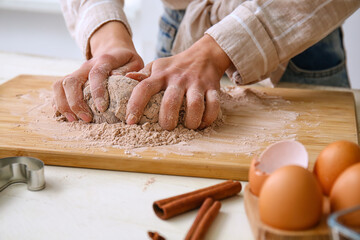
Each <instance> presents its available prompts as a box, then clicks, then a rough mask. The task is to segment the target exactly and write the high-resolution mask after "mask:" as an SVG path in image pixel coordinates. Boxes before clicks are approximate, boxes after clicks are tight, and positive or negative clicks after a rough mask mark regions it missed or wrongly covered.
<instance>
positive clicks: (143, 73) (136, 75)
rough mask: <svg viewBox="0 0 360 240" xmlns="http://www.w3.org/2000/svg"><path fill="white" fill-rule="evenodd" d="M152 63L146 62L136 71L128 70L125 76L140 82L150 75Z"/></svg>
mask: <svg viewBox="0 0 360 240" xmlns="http://www.w3.org/2000/svg"><path fill="white" fill-rule="evenodd" d="M152 64H153V62H150V63H148V64H146V66H145V67H144V68H143V69H141V70H140V71H138V72H129V73H127V74H126V75H125V77H128V78H132V79H134V80H137V81H139V82H140V81H142V80H144V79H146V78H148V77H150V76H151V68H152Z"/></svg>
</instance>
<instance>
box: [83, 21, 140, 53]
mask: <svg viewBox="0 0 360 240" xmlns="http://www.w3.org/2000/svg"><path fill="white" fill-rule="evenodd" d="M89 44H90V52H91V55H92V57H95V56H98V55H101V54H103V53H104V52H107V51H108V50H111V49H114V48H127V49H132V50H134V51H135V47H134V44H133V42H132V39H131V36H130V33H129V31H128V30H127V28H126V27H125V25H124V24H123V23H121V22H119V21H111V22H107V23H105V24H104V25H102V26H101V27H100V28H98V29H97V30H96V31H95V32H94V33H93V34H92V36H91V37H90V40H89Z"/></svg>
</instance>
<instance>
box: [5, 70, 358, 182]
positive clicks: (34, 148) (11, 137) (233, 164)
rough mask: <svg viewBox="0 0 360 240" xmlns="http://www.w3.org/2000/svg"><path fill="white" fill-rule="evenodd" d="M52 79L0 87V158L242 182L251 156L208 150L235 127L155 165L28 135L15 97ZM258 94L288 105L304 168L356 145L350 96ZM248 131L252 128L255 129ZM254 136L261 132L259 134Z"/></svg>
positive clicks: (235, 118)
mask: <svg viewBox="0 0 360 240" xmlns="http://www.w3.org/2000/svg"><path fill="white" fill-rule="evenodd" d="M56 79H58V78H57V77H49V76H31V75H21V76H18V77H16V78H14V79H12V80H10V81H8V82H6V83H5V84H3V85H0V157H8V156H32V157H37V158H40V159H41V160H43V161H44V162H45V164H48V165H60V166H72V167H85V168H97V169H109V170H122V171H134V172H148V173H160V174H172V175H184V176H197V177H209V178H220V179H234V180H247V171H248V169H249V165H250V161H251V158H252V157H251V156H249V155H248V154H247V153H243V154H238V153H234V152H233V151H222V152H219V151H218V152H216V154H214V153H213V152H212V150H211V149H212V148H216V145H217V144H218V142H219V141H220V140H223V141H225V140H226V141H229V142H231V141H232V140H234V139H236V138H235V136H236V135H241V132H242V131H243V129H241V128H239V127H238V125H236V124H234V125H224V126H222V127H220V129H218V130H217V132H218V136H217V138H212V137H210V138H204V139H201V141H198V142H196V143H194V144H197V146H198V148H199V149H203V150H202V151H193V152H191V153H185V154H184V153H181V154H180V153H177V152H169V153H167V154H166V155H165V157H163V158H161V159H159V158H158V157H157V156H159V155H158V151H157V149H156V148H148V149H146V150H144V151H141V152H140V153H139V155H129V154H126V152H125V151H124V150H122V149H118V148H107V149H106V151H105V152H104V151H103V150H101V149H98V148H92V149H90V150H89V149H82V148H77V147H73V148H69V147H67V148H64V147H62V146H61V145H59V143H58V142H57V141H56V140H55V139H52V138H51V137H49V136H47V135H46V134H45V133H44V134H39V133H34V132H32V131H30V130H29V129H28V128H27V123H30V122H32V121H36V119H35V118H30V117H28V116H27V114H26V113H27V112H28V111H29V110H30V109H32V108H34V106H33V105H32V103H31V101H28V102H27V101H20V100H19V96H21V95H24V94H29V93H33V92H35V91H36V90H39V89H48V90H49V89H51V84H52V82H53V81H55V80H56ZM262 90H264V91H266V92H267V93H268V94H270V95H276V96H281V97H283V98H284V99H286V100H289V101H291V104H290V105H288V107H287V108H288V109H287V110H291V111H295V112H297V113H299V116H298V118H297V119H296V122H297V123H298V125H299V128H298V130H297V131H296V139H297V140H298V141H300V142H302V143H303V144H304V145H305V147H306V149H307V150H308V152H309V159H310V167H312V166H313V163H314V161H315V159H316V156H317V155H318V154H319V152H320V151H321V149H322V148H323V147H325V146H326V145H327V144H329V143H330V142H333V141H336V140H340V139H344V140H349V141H353V142H357V128H356V119H355V110H354V109H355V108H354V99H353V95H352V93H350V92H330V91H318V90H300V89H281V88H279V89H276V88H275V89H262ZM34 96H35V95H34ZM225 115H227V120H228V121H229V122H233V123H237V122H239V121H240V120H241V119H242V121H244V120H243V118H244V116H242V115H241V113H239V112H236V110H234V111H227V112H225ZM275 117H276V116H275ZM259 121H260V124H261V121H264V124H265V123H266V119H260V120H259ZM19 123H21V124H19ZM310 125H311V126H312V127H309V126H310ZM314 125H315V127H314ZM249 126H250V125H249ZM253 127H255V128H257V127H259V125H254V126H253ZM283 127H284V128H286V127H287V126H286V125H284V126H283ZM280 130H281V129H279V131H280ZM259 131H262V130H261V128H259ZM273 131H274V130H273ZM279 140H281V136H279ZM69 144H71V142H69ZM251 144H254V145H256V146H257V147H258V149H259V150H258V151H257V153H258V152H260V151H261V150H263V149H264V148H265V147H266V146H267V145H268V144H269V143H268V142H266V141H264V140H262V139H259V141H257V142H251ZM229 147H230V148H231V147H234V148H235V147H236V145H231V144H230V145H229Z"/></svg>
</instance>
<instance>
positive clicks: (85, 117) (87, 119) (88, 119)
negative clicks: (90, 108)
mask: <svg viewBox="0 0 360 240" xmlns="http://www.w3.org/2000/svg"><path fill="white" fill-rule="evenodd" d="M78 115H79V117H80V118H81V119H82V120H83V121H84V122H91V119H92V116H91V115H90V114H89V113H87V112H79V114H78Z"/></svg>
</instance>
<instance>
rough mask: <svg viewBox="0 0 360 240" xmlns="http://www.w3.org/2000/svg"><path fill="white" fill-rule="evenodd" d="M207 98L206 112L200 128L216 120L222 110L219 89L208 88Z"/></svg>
mask: <svg viewBox="0 0 360 240" xmlns="http://www.w3.org/2000/svg"><path fill="white" fill-rule="evenodd" d="M205 98H206V103H205V112H204V116H203V119H202V123H201V124H200V127H199V128H205V127H208V126H210V125H211V124H212V123H213V122H214V121H215V120H216V118H217V117H218V115H219V112H220V98H219V92H218V91H217V90H208V91H207V92H206V95H205Z"/></svg>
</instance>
